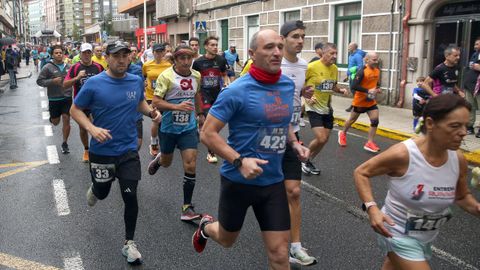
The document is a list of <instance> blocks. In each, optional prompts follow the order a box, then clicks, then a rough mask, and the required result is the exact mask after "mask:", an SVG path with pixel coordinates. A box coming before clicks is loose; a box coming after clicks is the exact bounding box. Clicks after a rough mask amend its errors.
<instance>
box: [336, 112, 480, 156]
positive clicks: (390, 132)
mask: <svg viewBox="0 0 480 270" xmlns="http://www.w3.org/2000/svg"><path fill="white" fill-rule="evenodd" d="M334 119H335V123H337V124H338V125H339V126H342V127H343V126H344V125H345V121H346V120H345V119H344V118H341V117H337V116H335V117H334ZM352 128H354V129H358V130H361V131H364V132H368V130H369V129H370V124H366V123H362V122H355V123H354V124H353V125H352ZM377 135H379V136H382V137H386V138H389V139H392V140H396V141H404V140H407V139H410V138H412V137H415V136H417V135H416V134H411V133H405V132H401V131H398V130H394V129H389V128H385V127H381V126H379V127H378V128H377ZM460 150H461V151H462V152H463V155H464V156H465V158H466V159H467V161H468V162H469V163H471V164H473V165H477V166H478V165H480V150H475V151H467V150H465V149H461V148H460Z"/></svg>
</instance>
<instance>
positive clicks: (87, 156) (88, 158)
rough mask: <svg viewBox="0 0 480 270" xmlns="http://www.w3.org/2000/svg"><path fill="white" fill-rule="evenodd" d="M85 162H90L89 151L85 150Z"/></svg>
mask: <svg viewBox="0 0 480 270" xmlns="http://www.w3.org/2000/svg"><path fill="white" fill-rule="evenodd" d="M82 160H83V162H88V161H90V155H89V154H88V150H83V158H82Z"/></svg>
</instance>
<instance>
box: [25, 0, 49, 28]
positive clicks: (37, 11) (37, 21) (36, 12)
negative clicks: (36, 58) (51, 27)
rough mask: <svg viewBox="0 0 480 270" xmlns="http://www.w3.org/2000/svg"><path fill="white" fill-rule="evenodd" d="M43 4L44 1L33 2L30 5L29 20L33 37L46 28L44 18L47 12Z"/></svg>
mask: <svg viewBox="0 0 480 270" xmlns="http://www.w3.org/2000/svg"><path fill="white" fill-rule="evenodd" d="M43 3H44V0H33V1H30V2H29V3H28V12H29V16H28V20H29V24H30V36H31V37H33V36H34V35H35V34H36V33H37V32H38V31H41V30H43V28H44V23H43V18H44V16H45V10H44V7H43Z"/></svg>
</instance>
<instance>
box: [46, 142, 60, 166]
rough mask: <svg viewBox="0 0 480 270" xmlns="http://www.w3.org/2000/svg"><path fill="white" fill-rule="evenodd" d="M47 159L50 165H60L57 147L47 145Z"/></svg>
mask: <svg viewBox="0 0 480 270" xmlns="http://www.w3.org/2000/svg"><path fill="white" fill-rule="evenodd" d="M47 159H48V163H50V164H58V163H60V158H59V157H58V152H57V147H56V146H55V145H47Z"/></svg>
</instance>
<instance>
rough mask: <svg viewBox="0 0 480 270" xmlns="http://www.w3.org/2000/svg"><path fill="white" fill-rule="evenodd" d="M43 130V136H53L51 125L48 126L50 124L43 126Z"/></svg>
mask: <svg viewBox="0 0 480 270" xmlns="http://www.w3.org/2000/svg"><path fill="white" fill-rule="evenodd" d="M43 131H44V132H45V136H47V137H51V136H53V130H52V126H50V125H45V126H43Z"/></svg>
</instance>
